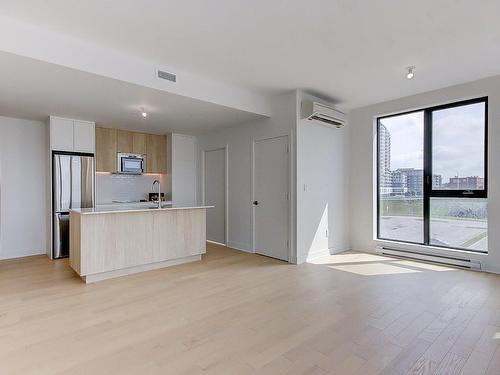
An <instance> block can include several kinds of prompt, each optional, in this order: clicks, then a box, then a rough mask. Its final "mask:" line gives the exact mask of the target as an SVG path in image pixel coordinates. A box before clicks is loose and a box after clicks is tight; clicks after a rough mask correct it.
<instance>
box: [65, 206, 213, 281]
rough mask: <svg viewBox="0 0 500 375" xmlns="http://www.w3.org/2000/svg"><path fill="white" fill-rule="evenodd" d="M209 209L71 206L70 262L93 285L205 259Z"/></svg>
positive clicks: (195, 207) (205, 207)
mask: <svg viewBox="0 0 500 375" xmlns="http://www.w3.org/2000/svg"><path fill="white" fill-rule="evenodd" d="M208 208H211V207H210V206H194V207H191V206H167V207H164V208H125V209H116V208H111V209H110V208H106V207H101V208H99V207H97V208H82V209H74V210H71V211H70V250H69V254H70V255H69V263H70V266H71V268H73V270H75V272H76V273H77V274H78V275H79V276H80V277H81V278H82V280H83V281H84V282H86V283H90V282H95V281H99V280H104V279H109V278H113V277H118V276H124V275H129V274H133V273H137V272H143V271H148V270H153V269H158V268H163V267H169V266H173V265H177V264H182V263H187V262H193V261H197V260H200V259H201V255H202V254H204V253H205V251H206V209H208Z"/></svg>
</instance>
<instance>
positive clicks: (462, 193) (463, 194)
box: [376, 96, 488, 253]
mask: <svg viewBox="0 0 500 375" xmlns="http://www.w3.org/2000/svg"><path fill="white" fill-rule="evenodd" d="M477 103H484V189H482V190H468V189H463V190H459V189H455V190H451V189H449V190H444V189H433V187H432V181H433V179H432V113H433V112H435V111H440V110H443V109H450V108H455V107H461V106H466V105H470V104H477ZM417 112H422V113H423V117H424V134H423V137H424V149H423V157H424V159H423V178H424V181H423V183H424V191H423V196H422V200H423V225H424V228H423V230H424V238H423V242H412V241H405V240H398V239H393V238H383V237H381V236H380V135H379V133H380V125H381V120H384V119H387V118H391V117H397V116H402V115H407V114H411V113H417ZM376 136H377V179H376V181H377V240H382V241H396V242H402V243H408V244H416V245H423V246H431V247H441V248H445V249H451V250H465V251H472V252H478V253H487V251H482V250H474V249H464V248H459V247H451V246H444V245H435V244H431V243H430V202H431V199H432V198H464V199H471V198H484V199H486V198H488V97H487V96H483V97H479V98H475V99H468V100H462V101H458V102H452V103H448V104H443V105H437V106H432V107H426V108H421V109H415V110H412V111H406V112H400V113H394V114H390V115H385V116H379V117H377V132H376Z"/></svg>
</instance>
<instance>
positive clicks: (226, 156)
mask: <svg viewBox="0 0 500 375" xmlns="http://www.w3.org/2000/svg"><path fill="white" fill-rule="evenodd" d="M219 150H224V151H225V152H224V164H225V165H224V175H225V183H224V190H225V191H224V206H225V207H224V242H225V243H223V244H221V243H219V242H215V241H210V240H207V241H209V242H213V243H216V244H219V245H224V246H227V241H228V238H229V236H228V232H229V225H228V220H227V219H228V215H229V179H228V174H229V147H228V145H227V144H226V145H225V146H223V147H215V148H207V149H205V150H203V153H202V162H201V170H202V172H201V174H202V179H201V196H202V202H203V205H205V206H206V200H205V199H206V196H205V188H206V185H205V181H206V172H207V171H206V153H207V152H211V151H219Z"/></svg>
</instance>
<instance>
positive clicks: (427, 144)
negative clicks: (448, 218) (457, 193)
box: [423, 109, 432, 245]
mask: <svg viewBox="0 0 500 375" xmlns="http://www.w3.org/2000/svg"><path fill="white" fill-rule="evenodd" d="M431 192H432V111H431V110H429V109H426V110H425V111H424V199H423V211H424V244H425V245H429V244H430V210H431V204H430V199H431Z"/></svg>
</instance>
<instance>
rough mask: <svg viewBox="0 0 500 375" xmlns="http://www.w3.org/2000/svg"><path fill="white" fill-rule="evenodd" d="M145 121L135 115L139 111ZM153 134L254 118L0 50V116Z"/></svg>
mask: <svg viewBox="0 0 500 375" xmlns="http://www.w3.org/2000/svg"><path fill="white" fill-rule="evenodd" d="M141 107H143V108H144V110H145V111H146V112H148V114H149V115H148V118H147V119H143V118H142V117H140V116H139V111H140V108H141ZM49 114H50V115H55V116H63V117H69V118H77V119H82V120H90V121H96V122H97V123H98V124H100V125H102V126H109V127H119V128H123V129H130V130H139V131H146V132H152V133H165V132H167V131H182V132H192V133H197V132H199V131H208V130H213V129H215V128H221V127H225V126H230V125H234V124H239V123H243V122H246V121H250V120H253V119H256V118H258V117H259V116H257V115H255V114H252V113H248V112H244V111H239V110H235V109H232V108H228V107H224V106H220V105H216V104H211V103H207V102H204V101H200V100H196V99H191V98H187V97H184V96H179V95H175V94H171V93H168V92H165V91H159V90H154V89H151V88H146V87H142V86H137V85H133V84H130V83H125V82H121V81H118V80H114V79H110V78H105V77H101V76H98V75H95V74H90V73H85V72H81V71H78V70H74V69H69V68H65V67H62V66H59V65H55V64H50V63H45V62H41V61H37V60H34V59H30V58H26V57H21V56H17V55H12V54H8V53H4V52H0V115H1V116H11V117H20V118H26V119H34V120H45V119H47V116H48V115H49Z"/></svg>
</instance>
